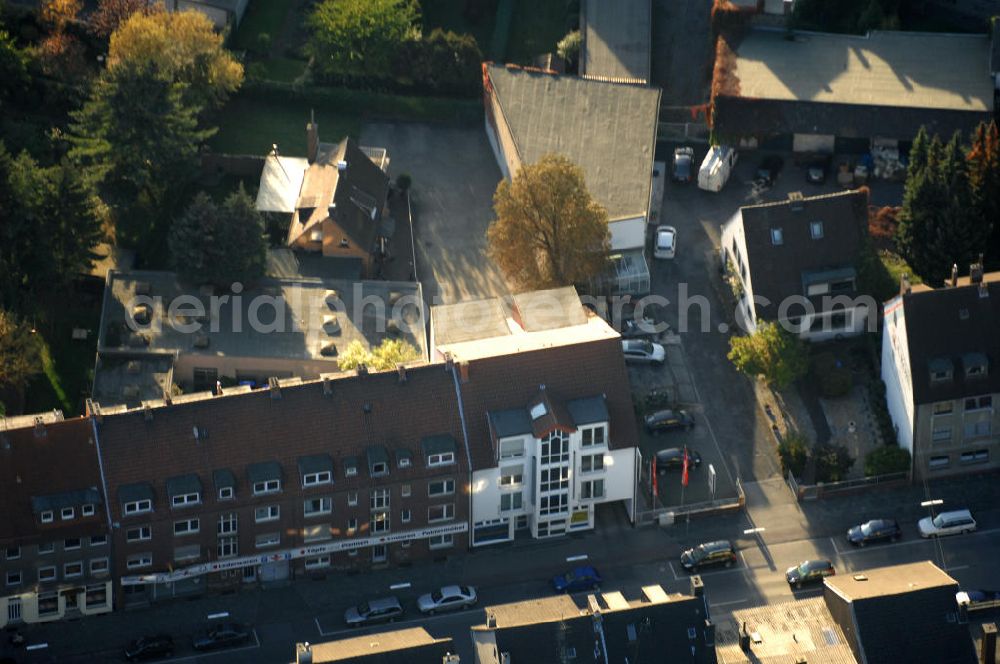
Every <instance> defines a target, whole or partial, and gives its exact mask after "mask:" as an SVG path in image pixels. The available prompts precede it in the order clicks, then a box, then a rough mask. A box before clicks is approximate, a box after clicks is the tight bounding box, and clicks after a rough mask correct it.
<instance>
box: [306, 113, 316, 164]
mask: <svg viewBox="0 0 1000 664" xmlns="http://www.w3.org/2000/svg"><path fill="white" fill-rule="evenodd" d="M318 154H319V125H318V124H316V117H315V115H314V114H313V112H312V111H310V112H309V124H307V125H306V158H307V159H308V160H309V163H310V164H311V163H313V162H314V161H316V156H317V155H318Z"/></svg>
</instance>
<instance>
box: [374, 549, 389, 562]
mask: <svg viewBox="0 0 1000 664" xmlns="http://www.w3.org/2000/svg"><path fill="white" fill-rule="evenodd" d="M387 557H388V552H387V550H386V546H385V544H376V545H375V546H373V547H372V562H373V563H384V562H385V560H386V558H387Z"/></svg>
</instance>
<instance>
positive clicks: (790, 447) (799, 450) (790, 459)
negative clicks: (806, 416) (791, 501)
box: [778, 433, 809, 477]
mask: <svg viewBox="0 0 1000 664" xmlns="http://www.w3.org/2000/svg"><path fill="white" fill-rule="evenodd" d="M778 458H780V459H781V471H782V472H783V473H784V474H785V475H787V474H788V473H791V474H792V476H793V477H802V472H803V471H804V470H805V469H806V462H807V461H808V460H809V443H808V441H807V440H806V438H805V436H803V435H802V434H800V433H790V434H788V435H787V436H786V437H785V439H784V440H782V441H781V443H780V444H779V445H778Z"/></svg>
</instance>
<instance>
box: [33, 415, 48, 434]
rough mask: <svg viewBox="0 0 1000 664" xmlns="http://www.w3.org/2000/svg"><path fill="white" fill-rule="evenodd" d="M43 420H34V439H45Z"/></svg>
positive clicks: (39, 418)
mask: <svg viewBox="0 0 1000 664" xmlns="http://www.w3.org/2000/svg"><path fill="white" fill-rule="evenodd" d="M45 435H46V434H45V420H43V419H42V417H41V416H38V417H36V418H35V438H45Z"/></svg>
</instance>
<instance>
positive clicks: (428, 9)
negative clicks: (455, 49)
mask: <svg viewBox="0 0 1000 664" xmlns="http://www.w3.org/2000/svg"><path fill="white" fill-rule="evenodd" d="M465 3H466V0H424V1H423V2H422V3H420V9H421V11H422V12H423V16H424V34H429V33H430V32H431V30H433V29H434V28H441V29H442V30H451V31H452V32H457V33H459V34H463V33H466V32H467V33H471V34H472V36H473V37H475V38H476V43H478V44H479V50H480V51H482V52H483V53H486V52H488V51H489V48H490V40H491V39H492V38H493V26H494V24H495V23H496V12H488V13H487V15H485V16H483V17H482V19H480V21H479V22H478V23H470V22H469V21H467V20H466V18H465V16H464V15H463V10H464V9H465Z"/></svg>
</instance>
